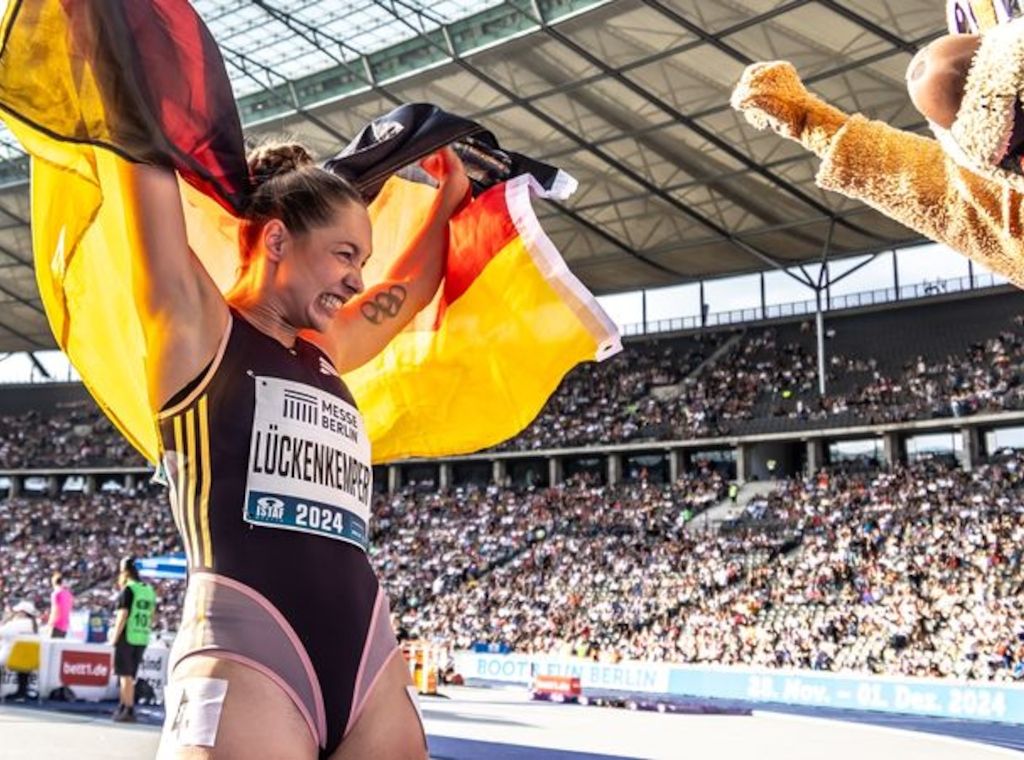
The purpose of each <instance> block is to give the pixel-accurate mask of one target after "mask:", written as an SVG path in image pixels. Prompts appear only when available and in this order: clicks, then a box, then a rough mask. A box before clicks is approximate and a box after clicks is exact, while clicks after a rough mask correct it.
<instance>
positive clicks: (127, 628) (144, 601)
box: [111, 557, 156, 723]
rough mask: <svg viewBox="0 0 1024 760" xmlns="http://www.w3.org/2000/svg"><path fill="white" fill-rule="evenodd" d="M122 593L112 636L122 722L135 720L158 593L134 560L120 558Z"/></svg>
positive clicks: (117, 715)
mask: <svg viewBox="0 0 1024 760" xmlns="http://www.w3.org/2000/svg"><path fill="white" fill-rule="evenodd" d="M117 582H118V585H119V586H120V587H121V594H120V596H119V597H118V600H117V619H116V620H115V621H114V628H113V631H112V635H111V638H112V640H113V642H114V675H116V676H117V678H118V681H119V687H120V703H119V704H118V706H117V710H116V711H115V712H114V720H115V721H117V722H119V723H133V722H134V721H135V677H136V676H137V675H138V673H139V666H140V665H141V664H142V655H143V654H144V653H145V651H146V646H147V645H148V644H149V632H150V629H151V627H152V623H153V612H154V610H155V607H156V596H155V594H154V593H153V588H152V587H151V586H150V585H149V584H148V583H143V582H142V579H141V578H140V577H139V571H138V569H137V568H136V567H135V560H133V559H132V558H131V557H125V558H124V559H122V560H121V567H120V573H119V575H118V578H117Z"/></svg>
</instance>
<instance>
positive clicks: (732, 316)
mask: <svg viewBox="0 0 1024 760" xmlns="http://www.w3.org/2000/svg"><path fill="white" fill-rule="evenodd" d="M1003 284H1004V282H1003V281H998V280H996V278H995V276H994V275H992V274H988V273H985V274H976V275H974V276H973V277H952V278H950V279H947V280H935V281H933V282H928V281H925V282H918V283H915V284H913V285H901V286H900V287H899V288H878V289H876V290H865V291H861V292H859V293H848V294H846V295H839V296H832V298H830V299H828V303H827V304H824V303H823V304H822V305H823V306H824V310H825V311H844V310H846V309H858V308H863V307H866V306H876V305H878V304H886V303H896V302H898V301H912V300H915V299H922V298H935V297H937V296H944V295H949V294H950V293H962V292H965V291H970V290H984V289H986V288H994V287H998V286H1000V285H1003ZM817 308H818V304H817V301H816V300H815V299H813V298H811V299H808V300H806V301H791V302H790V303H781V304H771V305H768V306H765V308H764V309H762V308H761V307H760V306H756V307H751V308H747V309H733V310H732V311H719V312H714V313H711V314H708V315H707V318H706V319H705V320H704V321H703V323H702V322H701V318H700V316H699V315H696V314H694V315H691V316H687V317H672V318H670V319H656V320H648V321H647V323H646V325H645V324H644V323H643V322H632V323H629V324H624V325H619V330H620V331H621V333H622V335H623V336H632V335H652V334H656V333H666V332H678V331H681V330H699V329H704V328H709V327H723V326H728V325H740V324H748V323H750V322H762V321H766V320H770V319H784V318H786V317H802V316H812V315H814V314H815V312H816V311H817Z"/></svg>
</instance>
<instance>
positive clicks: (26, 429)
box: [0, 294, 1024, 680]
mask: <svg viewBox="0 0 1024 760" xmlns="http://www.w3.org/2000/svg"><path fill="white" fill-rule="evenodd" d="M1022 313H1024V301H1022V298H1021V296H1019V295H1017V294H1009V295H1005V296H990V297H987V298H976V299H969V300H964V301H958V302H951V303H948V304H944V305H942V306H941V308H936V307H935V306H934V305H929V306H924V307H912V308H905V309H898V310H888V311H884V312H876V313H861V314H856V315H852V316H849V317H844V318H836V319H831V320H830V321H829V329H830V340H829V368H830V369H829V372H830V377H829V386H830V393H831V395H830V396H829V399H828V400H827V401H826V402H825V403H824V404H823V405H818V406H817V407H815V406H814V403H813V402H812V399H813V398H814V397H815V393H816V386H817V375H816V372H817V366H816V360H815V357H814V353H813V342H814V336H813V331H812V330H810V329H809V327H808V326H807V325H806V324H802V323H799V322H796V323H789V324H786V323H783V324H777V325H770V326H765V325H759V326H756V327H753V328H750V329H748V330H747V331H746V332H732V333H727V332H719V333H717V334H715V335H713V336H711V337H703V338H695V337H688V338H680V339H670V340H661V341H659V342H657V343H650V344H646V345H640V346H639V347H635V346H630V348H628V349H627V352H626V353H625V354H624V356H623V357H621V358H619V359H616V360H615V361H614V362H610V363H608V364H606V365H600V366H588V367H582V368H580V369H578V370H577V371H576V372H574V373H573V375H572V376H571V377H570V378H568V379H567V380H566V382H565V383H564V384H563V387H562V388H561V389H560V391H559V393H558V394H557V395H556V396H555V397H554V399H553V400H552V402H551V404H549V406H548V408H547V409H546V410H545V412H543V413H542V416H541V418H539V420H538V422H537V423H535V425H534V426H533V427H532V428H531V429H530V430H528V431H526V432H525V433H524V434H523V436H520V438H518V439H517V441H516V442H515V445H516V446H521V447H522V448H524V449H526V450H527V451H534V450H537V449H540V448H546V447H550V446H557V445H568V444H569V443H573V444H579V443H589V444H591V445H604V444H608V443H618V442H621V441H625V440H640V439H643V438H644V437H645V436H653V437H655V438H658V437H666V436H678V435H681V434H686V435H706V434H708V433H709V432H712V431H714V432H718V433H722V432H726V431H729V432H731V433H735V432H737V431H741V430H743V431H768V430H779V429H797V427H799V428H800V429H804V428H805V427H808V426H811V425H835V424H841V423H844V422H848V421H850V420H853V419H856V420H861V421H869V422H881V421H890V420H893V419H906V418H915V417H917V418H931V417H935V416H940V417H948V418H951V419H955V418H958V417H964V416H968V415H971V414H974V413H977V412H981V411H993V410H1002V409H1011V408H1017V407H1018V406H1019V405H1020V398H1021V397H1020V388H1021V362H1022V360H1024V324H1022V319H1021V317H1020V315H1021V314H1022ZM70 409H71V413H70V414H69V413H68V409H67V408H59V409H56V410H55V411H52V412H51V413H50V414H46V413H44V412H43V411H27V412H26V411H24V410H22V411H19V412H17V413H16V414H10V415H8V416H7V417H5V418H4V419H3V420H2V422H0V424H2V425H4V426H5V428H4V429H5V430H8V431H11V433H10V434H9V435H8V436H6V437H5V439H4V446H3V450H2V453H3V460H2V461H3V462H4V463H5V466H6V467H8V468H11V469H16V468H19V467H38V466H41V465H42V464H44V463H47V464H51V465H53V464H56V465H58V466H61V467H63V468H66V469H65V471H73V468H74V467H75V466H83V467H84V466H87V465H89V464H92V463H96V462H106V463H109V464H111V465H112V466H123V465H124V464H125V462H129V463H137V460H133V459H131V458H130V457H129V456H128V454H127V449H126V448H125V447H124V444H121V443H120V442H119V439H118V438H117V437H116V433H115V432H114V431H113V430H112V429H111V428H110V427H109V425H108V424H107V423H105V422H104V421H102V418H100V417H99V414H98V412H95V411H94V410H91V409H90V408H89V407H87V406H84V405H81V404H75V405H73V406H71V407H70ZM893 410H896V411H895V413H894V412H893ZM571 420H576V421H577V422H571ZM786 426H792V427H788V428H787V427H786ZM53 441H56V442H57V444H58V445H57V446H56V447H52V446H50V444H51V443H52V442H53ZM54 451H56V453H53V452H54ZM47 452H48V453H47ZM132 456H134V455H132ZM47 457H49V458H47ZM713 464H714V463H713V462H708V461H701V460H700V459H699V458H694V459H691V460H690V463H689V467H688V469H687V470H686V471H685V472H682V473H678V478H677V479H676V480H674V481H671V482H668V483H662V482H659V481H660V479H661V478H660V476H659V477H658V478H654V477H652V478H650V479H648V478H647V476H646V473H645V471H644V470H643V469H642V468H640V469H636V470H634V471H632V472H630V473H629V477H626V478H625V481H626V482H619V483H616V484H615V485H605V484H603V482H602V479H601V478H600V477H595V476H594V475H592V474H588V473H587V472H575V473H574V474H572V475H571V476H570V477H569V478H568V479H567V480H566V481H565V482H564V483H560V484H557V485H555V486H554V487H551V488H534V487H525V486H513V485H509V484H508V483H503V484H502V485H500V486H499V485H489V486H488V485H479V486H474V485H470V484H469V483H459V484H454V483H448V484H447V487H445V486H444V485H441V484H438V483H434V482H431V481H429V480H427V481H422V480H421V481H420V482H418V483H411V482H410V484H409V485H408V486H406V487H405V488H401V489H399V490H397V491H395V492H394V493H389V494H379V495H378V496H377V500H376V503H375V506H374V514H375V523H374V528H373V530H374V534H373V537H372V542H371V544H372V547H373V548H372V557H373V561H374V563H375V565H376V567H377V569H378V572H379V573H380V576H381V578H382V581H383V583H384V585H385V588H386V589H387V590H388V593H389V595H390V597H391V600H392V608H393V614H394V617H395V621H396V628H398V630H399V631H400V632H401V633H402V635H404V636H407V637H422V638H427V639H431V640H435V641H437V642H440V643H442V644H443V645H445V646H455V647H469V646H473V645H484V646H499V647H507V648H511V649H513V650H518V651H544V652H557V653H565V654H569V653H572V654H579V655H583V656H586V657H591V658H594V659H598V660H602V661H617V660H619V659H623V658H626V659H641V660H653V661H683V662H715V663H726V664H727V663H743V664H750V665H760V666H769V667H783V668H784V667H792V666H800V667H806V668H814V669H819V670H835V671H839V670H854V671H861V672H863V671H871V672H875V673H889V674H906V675H933V676H956V677H960V678H969V679H976V680H993V679H995V680H1009V679H1022V678H1024V602H1022V601H1021V599H1022V598H1024V597H1022V592H1024V572H1022V568H1021V560H1022V552H1024V549H1021V547H1022V546H1024V527H1022V526H1024V455H1021V454H1017V453H1013V452H1010V453H1005V452H1004V453H1001V454H1000V455H998V456H996V457H990V461H989V462H988V463H987V464H984V465H983V466H981V467H975V469H973V470H972V471H964V470H962V469H960V468H959V467H957V466H956V464H955V463H952V462H948V461H945V460H940V459H931V460H928V459H925V460H923V461H914V462H911V463H902V464H897V465H895V466H894V467H892V468H890V469H884V468H883V469H878V468H877V467H875V466H867V465H865V464H864V463H861V464H860V465H859V467H860V469H859V470H858V469H856V468H851V467H849V466H847V469H845V470H844V469H840V468H839V467H833V468H832V469H829V470H821V471H818V472H814V473H812V474H810V475H809V476H807V477H782V475H784V474H780V479H779V480H778V481H777V482H775V483H774V484H773V485H768V484H761V485H760V486H759V488H758V489H757V491H758V494H759V495H757V496H755V497H754V498H749V499H744V500H743V501H741V502H740V503H738V504H736V505H735V506H734V507H732V511H738V512H739V514H734V515H733V516H732V518H731V519H729V520H727V521H726V522H724V523H723V524H722V527H721V530H718V531H711V530H705V529H703V527H702V521H701V520H695V519H694V518H695V517H697V516H699V515H701V514H702V513H704V512H706V511H709V510H711V508H718V509H716V511H720V508H721V507H722V506H723V505H725V506H726V507H728V505H729V504H730V501H729V499H728V497H727V492H728V486H729V484H728V482H727V481H726V480H725V479H724V477H723V475H722V474H721V472H720V471H719V470H716V469H715V468H714V466H713ZM496 472H497V471H496ZM0 536H2V538H3V541H2V543H0V565H2V567H3V568H4V572H3V574H2V583H3V586H2V587H0V602H2V603H3V605H4V606H10V605H11V604H13V603H14V602H16V601H18V600H20V599H22V598H27V599H30V600H32V601H33V602H34V603H35V604H36V606H37V607H40V608H44V607H45V604H46V598H47V594H48V586H47V583H48V577H49V573H50V571H52V570H53V569H55V568H57V567H60V568H62V569H64V570H65V572H66V573H67V574H68V575H69V577H70V578H71V580H72V582H73V584H74V586H75V590H76V593H77V595H78V602H79V606H80V607H82V606H85V607H89V608H96V607H105V608H108V609H109V608H110V606H111V598H112V595H113V578H114V575H115V571H116V562H117V560H118V558H119V557H120V556H123V555H124V554H129V553H131V554H136V555H139V556H144V555H153V554H161V553H165V552H167V551H174V550H176V549H177V548H178V547H177V543H176V538H175V531H174V526H173V523H172V521H171V517H170V512H169V509H168V508H167V506H166V499H165V496H164V495H163V494H162V492H161V491H159V490H155V489H153V488H152V487H149V486H147V487H143V488H139V489H137V490H124V491H121V492H120V493H93V494H85V493H63V494H56V495H55V494H53V493H51V494H50V495H48V496H35V497H21V496H18V497H8V498H6V499H4V500H3V501H0ZM181 591H182V589H181V584H180V583H175V582H164V583H162V584H161V588H160V595H161V598H162V600H163V603H162V605H161V610H160V617H159V618H158V624H157V627H158V629H162V630H166V631H170V630H173V629H174V628H175V627H176V624H177V619H178V615H179V614H180V607H179V605H180V598H179V597H180V594H181Z"/></svg>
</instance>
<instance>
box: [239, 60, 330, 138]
mask: <svg viewBox="0 0 1024 760" xmlns="http://www.w3.org/2000/svg"><path fill="white" fill-rule="evenodd" d="M220 49H221V52H222V53H224V54H225V55H224V59H225V60H226V61H227V62H228V63H230V64H231V65H232V66H234V67H235V68H236V69H237V70H238V71H239V72H241V73H242V74H243V75H244V76H245V77H246V78H247V79H250V80H252V81H253V82H255V83H256V84H258V85H259V86H260V87H261V88H262V89H263V90H264V91H265V92H266V93H267V94H268V95H271V96H272V97H274V98H276V99H277V101H278V102H280V103H282V104H284V105H287V106H288V107H289V108H291V109H293V110H294V111H295V113H297V114H298V115H299V116H301V117H303V118H304V119H306V120H307V121H308V122H310V123H311V124H313V125H315V126H316V127H318V128H320V129H322V130H323V131H324V132H326V133H327V134H329V135H330V136H331V137H333V138H334V139H335V140H337V141H338V142H339V143H341V144H345V143H347V142H348V138H347V137H345V135H343V134H342V133H341V132H339V131H338V130H337V129H335V128H334V127H332V126H331V125H330V124H328V123H327V122H325V121H324V120H323V119H321V118H320V117H318V116H316V115H314V114H312V113H310V112H309V111H307V110H306V109H305V108H303V107H302V104H301V103H299V99H298V97H297V96H296V95H295V90H294V88H293V87H292V82H291V80H285V82H284V84H285V85H287V86H288V87H289V92H290V93H291V95H292V97H291V99H288V98H286V97H285V96H284V95H282V94H281V93H280V92H278V91H277V90H276V89H274V88H273V87H271V86H270V85H269V84H268V83H266V82H264V81H263V80H262V79H260V78H259V77H258V76H256V75H255V74H254V73H253V72H252V71H251V70H250V67H252V68H255V69H259V70H260V71H261V72H262V73H263V74H265V75H266V76H267V77H272V76H278V74H277V73H276V72H274V70H273V69H271V68H270V67H269V66H264V65H263V64H262V63H260V62H259V61H254V60H253V59H252V58H250V57H249V56H247V55H245V54H244V53H240V52H238V51H237V50H232V49H231V48H229V47H226V46H224V45H221V46H220Z"/></svg>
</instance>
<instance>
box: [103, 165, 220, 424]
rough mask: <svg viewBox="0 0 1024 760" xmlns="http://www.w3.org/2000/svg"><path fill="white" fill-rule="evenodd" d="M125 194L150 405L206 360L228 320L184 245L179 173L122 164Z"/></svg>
mask: <svg viewBox="0 0 1024 760" xmlns="http://www.w3.org/2000/svg"><path fill="white" fill-rule="evenodd" d="M123 171H125V172H127V174H128V176H127V177H126V180H127V182H126V183H125V185H126V187H128V188H129V192H128V197H126V198H125V199H124V206H125V209H124V211H125V218H126V220H128V224H127V227H128V230H129V235H132V236H134V238H135V239H134V240H133V241H131V242H132V243H133V244H134V245H133V246H132V248H133V249H134V250H136V251H138V252H139V255H138V256H137V257H136V258H135V259H134V260H133V261H132V289H133V291H134V296H135V303H136V308H137V310H138V313H139V316H140V318H141V321H142V325H143V331H144V333H145V338H146V349H147V366H146V373H147V380H148V384H149V397H150V403H151V405H152V406H153V408H154V410H157V409H159V408H160V407H161V406H163V405H164V403H165V402H166V401H167V400H168V399H169V398H170V397H171V396H173V395H174V393H176V392H177V391H178V390H180V389H181V388H182V387H183V386H184V385H185V384H186V383H188V382H189V381H190V380H192V379H193V378H194V377H195V376H196V375H197V374H198V373H199V372H200V370H202V368H203V367H205V366H206V364H208V363H209V361H210V359H211V358H212V357H213V355H214V353H215V352H216V350H217V345H218V344H219V342H220V339H221V337H222V335H223V332H224V330H225V328H226V324H227V318H228V309H227V305H226V303H225V302H224V299H223V297H222V296H221V294H220V292H219V291H218V290H217V287H216V285H215V284H214V283H213V281H212V280H211V279H210V277H209V276H208V275H207V274H206V270H205V269H204V268H203V266H202V264H201V263H200V262H199V260H198V259H197V258H196V256H195V255H194V254H193V253H192V251H191V250H189V247H188V240H187V237H186V233H185V216H184V212H183V211H182V206H181V196H180V194H179V189H178V179H177V175H175V173H174V172H173V171H171V170H170V169H167V168H163V167H158V166H149V165H145V164H125V168H124V169H123Z"/></svg>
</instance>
